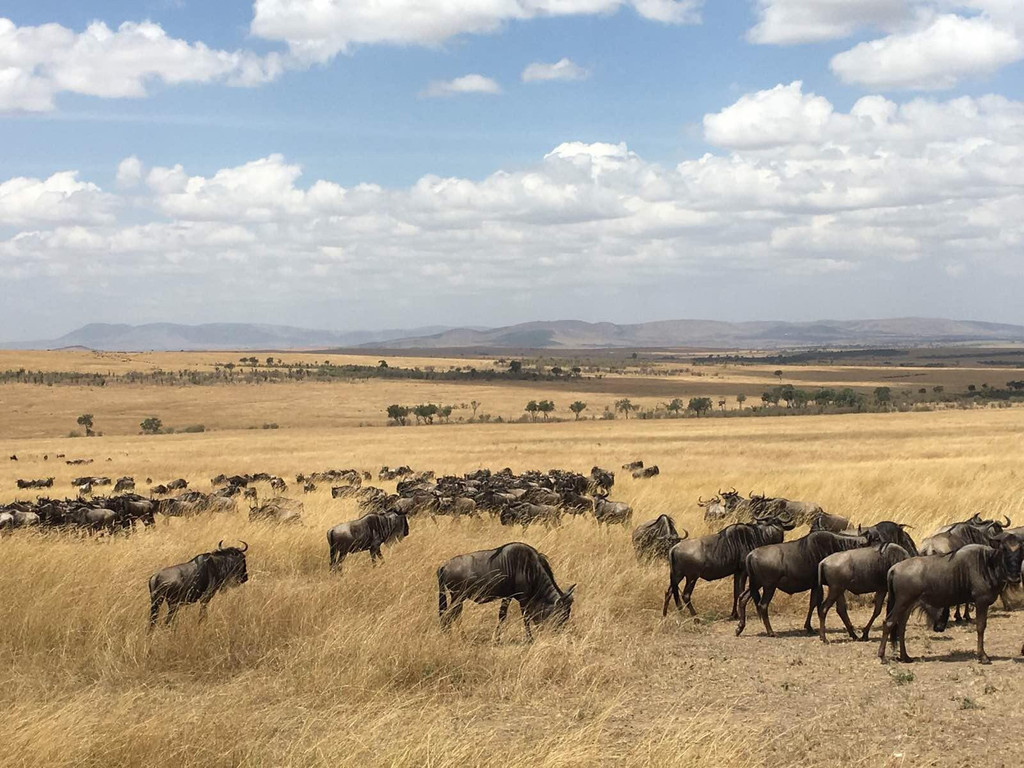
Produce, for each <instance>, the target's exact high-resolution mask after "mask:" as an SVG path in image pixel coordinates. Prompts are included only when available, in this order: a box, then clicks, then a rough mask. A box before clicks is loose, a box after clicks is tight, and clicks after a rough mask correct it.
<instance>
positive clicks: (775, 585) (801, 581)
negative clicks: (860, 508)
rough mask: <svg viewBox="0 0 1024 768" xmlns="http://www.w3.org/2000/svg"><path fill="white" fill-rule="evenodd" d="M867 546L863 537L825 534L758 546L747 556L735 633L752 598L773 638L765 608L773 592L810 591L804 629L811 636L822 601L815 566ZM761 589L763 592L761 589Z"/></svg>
mask: <svg viewBox="0 0 1024 768" xmlns="http://www.w3.org/2000/svg"><path fill="white" fill-rule="evenodd" d="M867 545H868V540H867V539H866V538H864V537H863V536H844V535H843V534H839V533H830V532H828V531H814V533H809V534H807V535H806V536H804V537H803V538H800V539H796V540H795V541H784V542H782V543H781V544H769V545H767V546H764V547H759V548H758V549H755V550H754V551H753V552H751V553H750V554H749V555H747V561H746V568H747V578H748V579H749V584H748V585H747V589H746V591H744V593H743V594H742V595H740V601H739V619H740V621H739V624H737V625H736V634H737V635H738V634H740V633H741V632H743V629H744V627H746V625H747V603H748V602H749V601H750V600H751V599H753V600H754V605H755V606H757V613H758V615H759V616H760V617H761V621H762V622H763V623H764V629H765V632H766V633H767V635H768V636H769V637H775V631H774V630H773V629H772V624H771V620H770V619H769V618H768V606H769V605H771V602H772V598H773V597H774V596H775V592H776V590H779V589H781V590H782V591H783V592H785V593H787V594H790V595H795V594H796V593H797V592H806V591H807V590H810V592H811V598H810V604H809V606H808V608H807V619H806V620H805V621H804V629H805V630H806V631H807V632H808V633H813V632H814V628H813V627H812V626H811V616H812V615H813V614H814V609H815V608H817V607H818V604H819V603H820V602H821V587H820V586H819V585H818V564H819V563H820V562H821V561H822V560H824V559H825V558H826V557H828V556H829V555H832V554H835V553H836V552H842V551H844V550H847V549H856V548H857V547H864V546H867ZM762 589H764V593H763V594H762V593H761V590H762Z"/></svg>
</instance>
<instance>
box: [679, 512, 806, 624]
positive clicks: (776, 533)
mask: <svg viewBox="0 0 1024 768" xmlns="http://www.w3.org/2000/svg"><path fill="white" fill-rule="evenodd" d="M791 530H793V522H792V521H791V520H787V519H784V518H781V519H780V518H778V517H765V518H760V519H758V520H757V521H755V522H754V523H733V524H732V525H730V526H727V527H725V528H723V529H722V530H720V531H719V532H718V533H713V534H711V535H709V536H701V537H700V538H699V539H691V540H690V541H682V542H680V543H679V544H676V545H675V546H674V547H672V549H671V550H669V553H668V562H669V584H668V589H666V590H665V604H664V605H663V606H662V609H661V614H662V616H665V615H667V614H668V601H669V598H672V599H674V600H675V603H676V608H677V609H678V610H680V611H681V610H682V609H683V603H685V604H686V607H687V608H688V609H689V611H690V615H691V616H696V615H697V611H696V609H694V607H693V602H692V601H691V600H690V596H691V595H692V594H693V588H694V587H695V586H696V585H697V581H698V580H700V579H704V580H705V581H717V580H718V579H724V578H725V577H726V576H732V577H733V586H732V613H731V614H730V618H733V619H735V618H736V616H737V612H736V610H737V608H736V607H737V603H738V602H739V598H740V593H741V592H743V586H744V583H745V581H746V578H747V572H746V560H747V555H749V554H750V553H751V552H752V551H753V550H755V549H756V548H757V547H763V546H765V545H767V544H778V543H780V542H781V541H782V540H783V539H784V538H785V536H786V531H791ZM684 579H685V580H686V585H685V587H684V588H683V599H682V602H680V599H679V584H680V582H682V581H683V580H684Z"/></svg>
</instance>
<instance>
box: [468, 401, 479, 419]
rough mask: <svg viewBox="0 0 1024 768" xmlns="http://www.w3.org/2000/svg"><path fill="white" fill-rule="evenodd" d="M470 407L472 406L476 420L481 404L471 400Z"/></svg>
mask: <svg viewBox="0 0 1024 768" xmlns="http://www.w3.org/2000/svg"><path fill="white" fill-rule="evenodd" d="M469 406H470V408H472V409H473V418H474V419H475V418H476V409H477V408H479V407H480V403H478V402H477V401H476V400H471V401H470V403H469Z"/></svg>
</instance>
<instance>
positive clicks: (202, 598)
mask: <svg viewBox="0 0 1024 768" xmlns="http://www.w3.org/2000/svg"><path fill="white" fill-rule="evenodd" d="M247 549H249V545H248V544H246V543H245V542H244V541H243V542H242V547H241V548H238V547H225V546H224V542H223V541H222V542H220V543H219V544H218V545H217V549H215V550H214V551H213V552H206V553H204V554H201V555H196V556H195V557H193V558H192V559H191V560H189V561H188V562H187V563H180V564H179V565H172V566H169V567H167V568H162V569H160V570H159V571H157V572H156V573H154V574H153V575H152V576H150V577H149V628H150V630H152V629H153V627H154V626H155V625H156V620H157V616H158V615H159V613H160V605H161V603H164V602H166V603H167V617H166V619H165V620H164V623H165V624H170V623H171V622H172V621H173V620H174V614H175V613H177V611H178V608H179V607H181V606H182V605H183V604H185V603H199V621H200V622H202V621H203V620H204V619H205V618H206V606H207V605H208V604H209V602H210V601H211V600H212V599H213V596H214V595H216V594H217V592H218V591H220V590H221V589H223V588H224V587H228V586H233V585H235V584H244V583H245V582H247V581H248V580H249V572H248V570H247V569H246V562H245V552H246V550H247Z"/></svg>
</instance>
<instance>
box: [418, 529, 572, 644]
mask: <svg viewBox="0 0 1024 768" xmlns="http://www.w3.org/2000/svg"><path fill="white" fill-rule="evenodd" d="M575 589H576V585H575V584H573V585H572V586H571V587H569V589H567V590H565V591H564V592H563V591H562V590H561V589H559V587H558V584H557V583H556V582H555V575H554V573H552V571H551V565H550V563H548V559H547V558H546V557H544V555H542V554H541V553H540V552H538V551H537V550H536V549H534V548H533V547H531V546H530V545H529V544H523V543H522V542H512V543H511V544H505V545H503V546H500V547H498V548H497V549H483V550H480V551H478V552H470V553H468V554H465V555H459V556H457V557H453V558H452V559H451V560H449V561H448V562H446V563H445V564H444V565H442V566H441V567H440V568H438V569H437V607H438V615H439V616H440V618H441V629H442V630H443V631H447V630H448V629H449V628H450V627H451V625H452V622H454V621H455V620H456V619H458V618H459V616H460V615H461V614H462V604H463V603H464V602H465V601H466V600H472V601H473V602H474V603H489V602H492V601H494V600H501V607H500V608H499V609H498V628H497V630H496V632H500V631H501V625H502V623H504V621H505V617H506V616H507V615H508V606H509V603H510V602H511V601H512V600H515V601H516V602H517V603H519V609H520V610H521V611H522V613H523V627H524V628H525V629H526V638H527V640H529V641H531V642H532V641H533V634H532V633H531V632H530V622H534V623H539V622H543V621H548V620H551V621H553V622H554V625H555V626H556V627H560V626H561V625H562V624H564V623H565V622H566V621H567V620H568V619H569V614H570V612H571V610H572V593H573V590H575ZM449 596H450V597H451V605H450V606H449V603H448V597H449Z"/></svg>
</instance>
